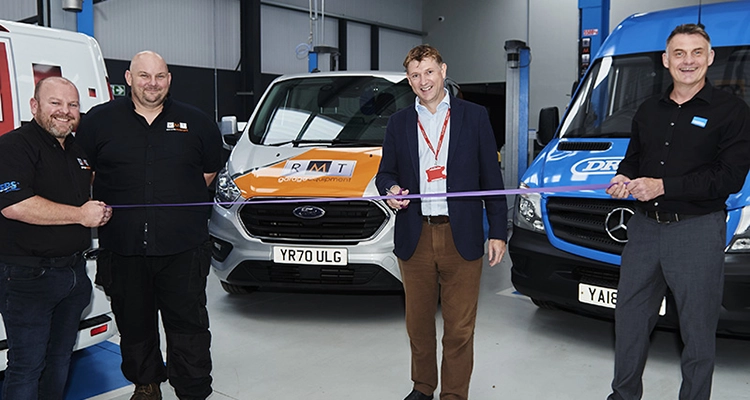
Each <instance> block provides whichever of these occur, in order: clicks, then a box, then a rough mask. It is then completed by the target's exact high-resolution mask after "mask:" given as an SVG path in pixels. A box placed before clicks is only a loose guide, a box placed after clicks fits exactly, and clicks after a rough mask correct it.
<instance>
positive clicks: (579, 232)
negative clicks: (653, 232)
mask: <svg viewBox="0 0 750 400" xmlns="http://www.w3.org/2000/svg"><path fill="white" fill-rule="evenodd" d="M622 208H627V209H629V210H631V211H633V212H635V209H634V207H633V202H632V201H619V200H605V199H583V198H575V197H550V198H548V199H547V215H548V218H549V223H550V225H551V226H552V234H553V235H554V236H555V237H557V238H558V239H560V240H563V241H565V242H568V243H570V244H574V245H578V246H582V247H585V248H587V249H592V250H599V251H603V252H605V253H612V254H618V255H619V254H622V249H623V248H624V247H625V243H621V242H617V241H615V240H614V239H612V238H611V237H610V236H609V235H608V234H607V230H606V220H607V215H610V213H611V212H612V211H614V210H616V209H622Z"/></svg>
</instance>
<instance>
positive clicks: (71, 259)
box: [0, 253, 83, 268]
mask: <svg viewBox="0 0 750 400" xmlns="http://www.w3.org/2000/svg"><path fill="white" fill-rule="evenodd" d="M82 259H83V255H82V254H81V253H75V254H73V255H71V256H63V257H34V256H5V255H0V262H2V263H5V264H12V265H20V266H23V267H45V268H65V267H72V266H74V265H76V264H78V263H79V262H80V261H81V260H82Z"/></svg>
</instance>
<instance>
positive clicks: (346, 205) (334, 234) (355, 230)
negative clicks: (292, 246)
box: [239, 198, 388, 243]
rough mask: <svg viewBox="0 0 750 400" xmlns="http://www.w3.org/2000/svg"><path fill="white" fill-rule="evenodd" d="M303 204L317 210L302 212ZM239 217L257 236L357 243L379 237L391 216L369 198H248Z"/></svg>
mask: <svg viewBox="0 0 750 400" xmlns="http://www.w3.org/2000/svg"><path fill="white" fill-rule="evenodd" d="M261 200H271V199H270V198H262V199H261ZM300 207H314V208H316V210H314V212H312V213H307V214H306V213H303V212H300ZM295 210H297V211H296V213H295ZM321 210H322V212H321ZM239 216H240V220H241V221H242V224H243V226H244V227H245V230H246V231H247V233H248V234H250V235H252V236H254V237H257V238H261V239H265V240H268V241H271V242H287V241H295V242H297V243H304V242H309V243H316V242H320V241H326V242H330V241H337V242H349V243H356V242H357V241H360V240H366V239H369V238H372V237H373V236H375V234H376V233H377V232H378V231H379V230H380V229H381V227H382V226H383V225H385V223H386V222H387V219H388V216H387V214H386V211H385V209H383V208H382V207H380V206H378V204H376V203H375V202H373V201H369V200H353V201H325V202H309V203H305V202H304V201H300V202H294V203H260V204H253V201H248V202H247V203H245V204H244V205H243V206H242V208H241V209H240V211H239Z"/></svg>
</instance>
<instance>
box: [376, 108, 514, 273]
mask: <svg viewBox="0 0 750 400" xmlns="http://www.w3.org/2000/svg"><path fill="white" fill-rule="evenodd" d="M450 103H451V117H450V141H449V146H448V165H447V166H446V167H447V169H446V173H447V176H448V181H447V185H446V186H447V190H448V192H449V193H453V192H471V191H478V190H497V189H503V178H502V174H501V172H500V166H499V164H498V161H497V145H496V144H495V136H494V134H493V133H492V127H491V126H490V119H489V115H488V114H487V110H486V109H485V108H484V107H482V106H479V105H477V104H474V103H470V102H468V101H464V100H461V99H458V98H455V97H451V98H450ZM420 138H421V136H420V134H419V131H418V128H417V111H416V110H415V109H414V107H413V106H410V107H407V108H404V109H402V110H400V111H398V112H396V113H395V114H393V115H392V116H391V117H390V119H389V120H388V127H387V128H386V134H385V141H384V142H383V158H382V159H381V160H380V168H379V170H378V174H377V176H376V178H375V184H376V186H377V187H378V190H379V191H380V193H382V194H386V191H387V190H388V189H389V188H390V187H391V186H393V185H399V186H401V187H402V188H403V189H409V194H417V193H419V174H424V173H425V172H424V171H420V168H419V156H418V147H419V142H418V140H420ZM483 200H484V208H486V209H487V218H488V220H489V224H490V231H489V238H490V239H501V240H506V241H507V205H506V201H505V196H503V195H500V196H487V197H450V198H448V213H449V214H450V224H451V230H452V231H453V242H454V243H455V244H456V248H457V249H458V252H459V254H461V256H462V257H463V258H464V259H466V260H476V259H478V258H481V257H483V256H484V241H485V239H484V226H483V220H482V208H483V202H482V201H483ZM421 233H422V209H421V204H420V200H419V199H412V200H411V202H410V203H409V207H407V208H406V209H404V210H401V211H399V212H398V213H397V214H396V231H395V237H394V244H395V249H394V253H395V254H396V256H397V257H398V258H400V259H402V260H408V259H409V258H411V256H412V254H414V250H415V249H416V247H417V242H418V241H419V236H420V234H421Z"/></svg>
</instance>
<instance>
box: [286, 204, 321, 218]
mask: <svg viewBox="0 0 750 400" xmlns="http://www.w3.org/2000/svg"><path fill="white" fill-rule="evenodd" d="M325 213H326V210H324V209H322V208H320V207H316V206H299V207H297V208H295V209H294V210H293V211H292V214H294V215H295V216H296V217H298V218H302V219H316V218H320V217H322V216H323V215H325Z"/></svg>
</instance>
